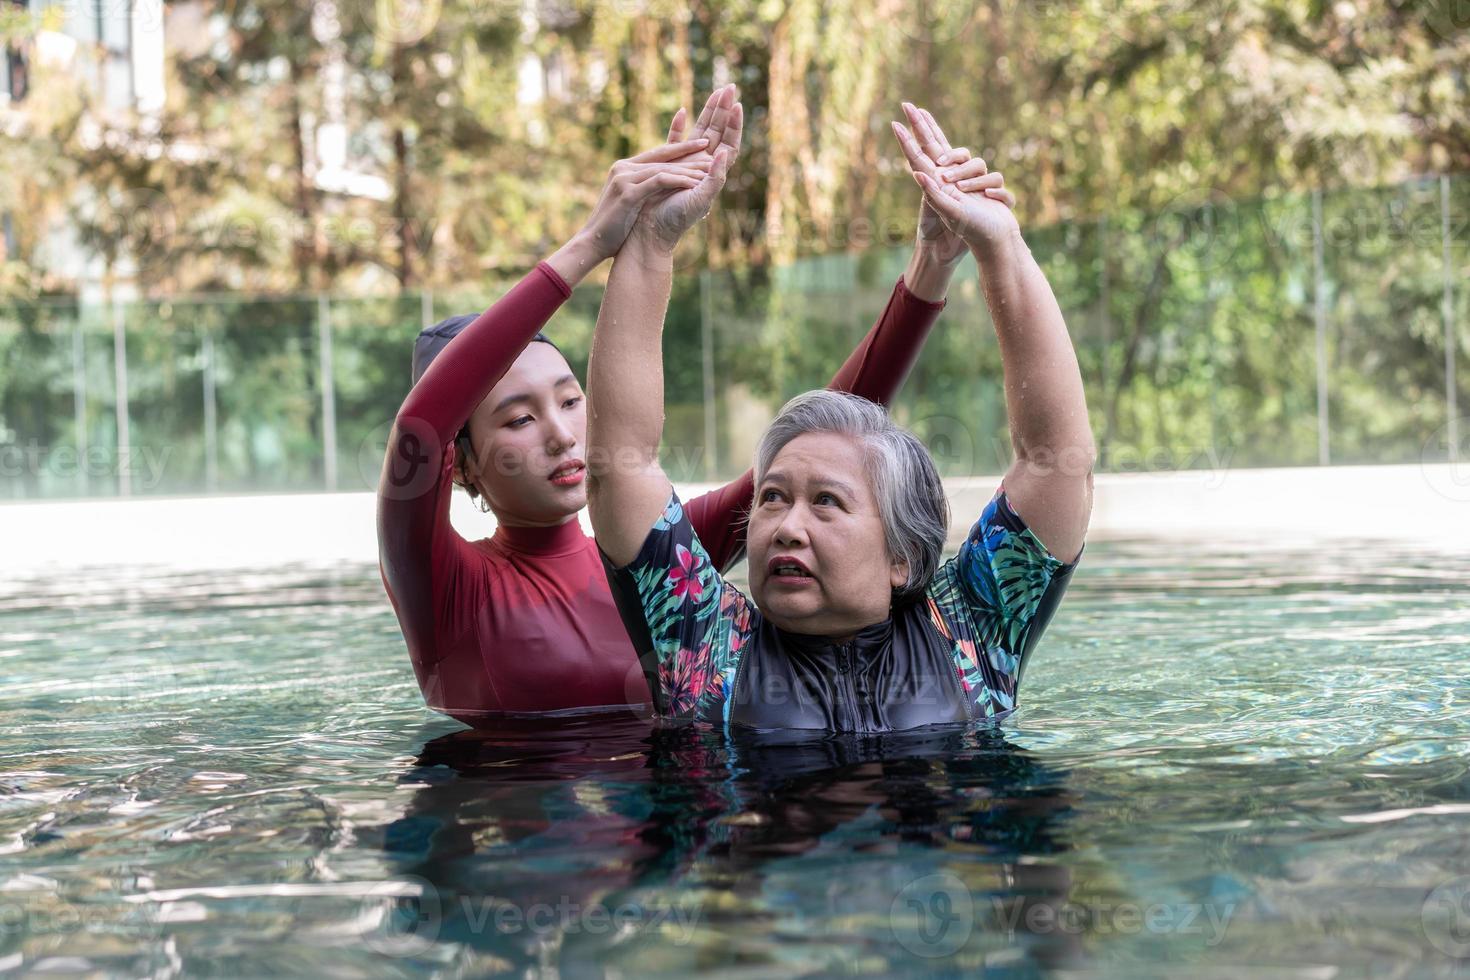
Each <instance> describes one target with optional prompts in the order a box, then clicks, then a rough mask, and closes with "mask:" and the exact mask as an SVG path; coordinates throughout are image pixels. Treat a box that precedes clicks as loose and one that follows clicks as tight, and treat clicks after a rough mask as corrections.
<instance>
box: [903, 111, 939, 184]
mask: <svg viewBox="0 0 1470 980" xmlns="http://www.w3.org/2000/svg"><path fill="white" fill-rule="evenodd" d="M893 135H894V136H897V137H898V145H899V146H900V147H901V148H902V149H903V155H904V157H905V158H906V159H907V160H908V162H909V169H910V170H912V171H913V172H914V173H916V174H929V175H931V176H932V175H933V174H934V173H935V172H936V168H935V166H934V161H933V160H931V159H930V158H929V156H928V155H927V154H926V153H925V152H924V149H923V147H921V146H920V145H919V141H918V140H916V139H914V135H913V134H912V133H910V132H909V131H908V129H907V128H906V127H905V126H904V125H903V124H902V123H898V122H895V123H894V124H893Z"/></svg>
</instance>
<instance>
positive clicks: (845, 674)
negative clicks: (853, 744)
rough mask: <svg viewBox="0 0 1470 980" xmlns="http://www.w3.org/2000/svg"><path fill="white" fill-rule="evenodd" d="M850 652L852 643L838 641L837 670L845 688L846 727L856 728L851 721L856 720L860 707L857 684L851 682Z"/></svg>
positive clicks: (851, 664) (851, 665)
mask: <svg viewBox="0 0 1470 980" xmlns="http://www.w3.org/2000/svg"><path fill="white" fill-rule="evenodd" d="M851 652H852V644H851V643H840V644H838V646H837V672H838V673H839V674H841V675H842V684H843V687H844V688H845V690H846V692H847V698H846V701H847V711H848V727H849V729H852V730H856V727H857V726H856V725H855V724H853V723H854V722H855V721H856V720H857V718H858V713H859V711H860V710H861V709H860V707H859V706H858V703H857V685H856V684H854V683H853V680H852V675H853V670H852V667H853V663H852V657H851V656H850V654H851Z"/></svg>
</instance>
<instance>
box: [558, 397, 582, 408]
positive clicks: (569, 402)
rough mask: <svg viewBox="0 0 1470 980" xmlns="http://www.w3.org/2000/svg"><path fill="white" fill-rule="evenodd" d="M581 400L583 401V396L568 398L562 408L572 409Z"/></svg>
mask: <svg viewBox="0 0 1470 980" xmlns="http://www.w3.org/2000/svg"><path fill="white" fill-rule="evenodd" d="M581 400H582V396H581V395H577V396H575V397H573V398H568V399H567V400H566V401H564V402H562V403H561V407H562V408H571V407H572V406H573V405H576V404H577V403H578V402H580V401H581Z"/></svg>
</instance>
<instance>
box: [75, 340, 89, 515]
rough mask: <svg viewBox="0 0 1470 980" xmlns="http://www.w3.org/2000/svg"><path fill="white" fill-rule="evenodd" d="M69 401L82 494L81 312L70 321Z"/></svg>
mask: <svg viewBox="0 0 1470 980" xmlns="http://www.w3.org/2000/svg"><path fill="white" fill-rule="evenodd" d="M71 402H72V417H73V419H74V421H75V424H76V435H75V439H76V443H77V472H78V473H79V474H80V475H81V486H80V487H79V488H78V489H79V490H80V492H81V494H82V495H83V496H85V495H86V494H87V492H88V491H89V490H90V489H91V488H90V487H89V485H88V484H89V482H90V481H89V477H88V472H87V470H88V466H87V442H88V439H87V349H86V339H85V337H84V335H83V331H82V313H81V311H78V312H77V317H76V319H75V320H73V321H72V331H71Z"/></svg>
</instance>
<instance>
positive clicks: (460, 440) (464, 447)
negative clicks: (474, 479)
mask: <svg viewBox="0 0 1470 980" xmlns="http://www.w3.org/2000/svg"><path fill="white" fill-rule="evenodd" d="M471 458H472V454H471V452H470V440H469V439H468V438H466V437H465V436H458V437H457V438H456V439H455V440H454V470H453V471H452V474H451V476H452V479H453V480H454V483H455V486H460V487H468V486H469V485H470V475H469V462H470V459H471Z"/></svg>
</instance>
